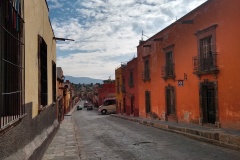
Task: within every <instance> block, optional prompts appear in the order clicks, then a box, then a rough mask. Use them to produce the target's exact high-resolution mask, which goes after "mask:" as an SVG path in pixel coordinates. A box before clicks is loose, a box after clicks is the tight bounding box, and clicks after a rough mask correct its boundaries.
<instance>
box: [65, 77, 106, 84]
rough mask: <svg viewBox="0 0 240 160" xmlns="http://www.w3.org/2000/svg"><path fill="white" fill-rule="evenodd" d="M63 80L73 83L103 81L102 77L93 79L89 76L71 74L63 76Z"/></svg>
mask: <svg viewBox="0 0 240 160" xmlns="http://www.w3.org/2000/svg"><path fill="white" fill-rule="evenodd" d="M65 80H69V81H70V82H71V83H74V84H79V83H81V84H83V83H84V84H91V83H93V84H96V83H101V84H102V83H103V80H102V79H93V78H89V77H73V76H65Z"/></svg>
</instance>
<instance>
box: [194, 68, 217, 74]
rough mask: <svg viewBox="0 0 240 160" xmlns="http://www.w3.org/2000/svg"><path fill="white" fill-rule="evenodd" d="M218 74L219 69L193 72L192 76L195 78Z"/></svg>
mask: <svg viewBox="0 0 240 160" xmlns="http://www.w3.org/2000/svg"><path fill="white" fill-rule="evenodd" d="M218 73H219V69H217V68H214V69H209V70H204V71H199V70H197V71H194V72H193V74H196V75H197V76H201V75H204V74H215V75H216V74H218Z"/></svg>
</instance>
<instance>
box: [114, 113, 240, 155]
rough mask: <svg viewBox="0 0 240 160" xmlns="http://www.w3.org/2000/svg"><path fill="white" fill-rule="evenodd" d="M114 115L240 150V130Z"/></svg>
mask: <svg viewBox="0 0 240 160" xmlns="http://www.w3.org/2000/svg"><path fill="white" fill-rule="evenodd" d="M112 116H114V117H118V118H122V119H126V120H130V121H134V122H137V123H140V124H143V125H148V126H152V127H155V128H159V129H163V130H166V131H170V132H175V133H178V134H182V135H185V136H188V137H190V138H193V139H197V140H200V141H204V142H208V143H211V144H214V145H218V146H222V147H226V148H230V149H235V150H240V131H239V130H227V129H222V128H215V127H208V126H201V125H196V124H186V123H176V122H168V121H161V120H157V119H147V118H142V117H132V116H125V115H119V114H112Z"/></svg>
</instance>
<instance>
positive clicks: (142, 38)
mask: <svg viewBox="0 0 240 160" xmlns="http://www.w3.org/2000/svg"><path fill="white" fill-rule="evenodd" d="M143 36H145V37H147V38H149V37H148V36H146V35H144V34H143V30H142V41H143Z"/></svg>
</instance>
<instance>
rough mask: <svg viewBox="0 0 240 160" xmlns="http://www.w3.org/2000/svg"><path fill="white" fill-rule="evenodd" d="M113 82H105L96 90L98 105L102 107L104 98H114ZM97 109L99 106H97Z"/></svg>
mask: <svg viewBox="0 0 240 160" xmlns="http://www.w3.org/2000/svg"><path fill="white" fill-rule="evenodd" d="M115 88H116V87H115V81H114V80H110V81H106V82H105V83H104V84H102V85H100V86H99V88H98V105H102V104H103V101H104V99H105V98H110V97H115V92H116V89H115ZM97 107H99V106H97Z"/></svg>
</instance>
